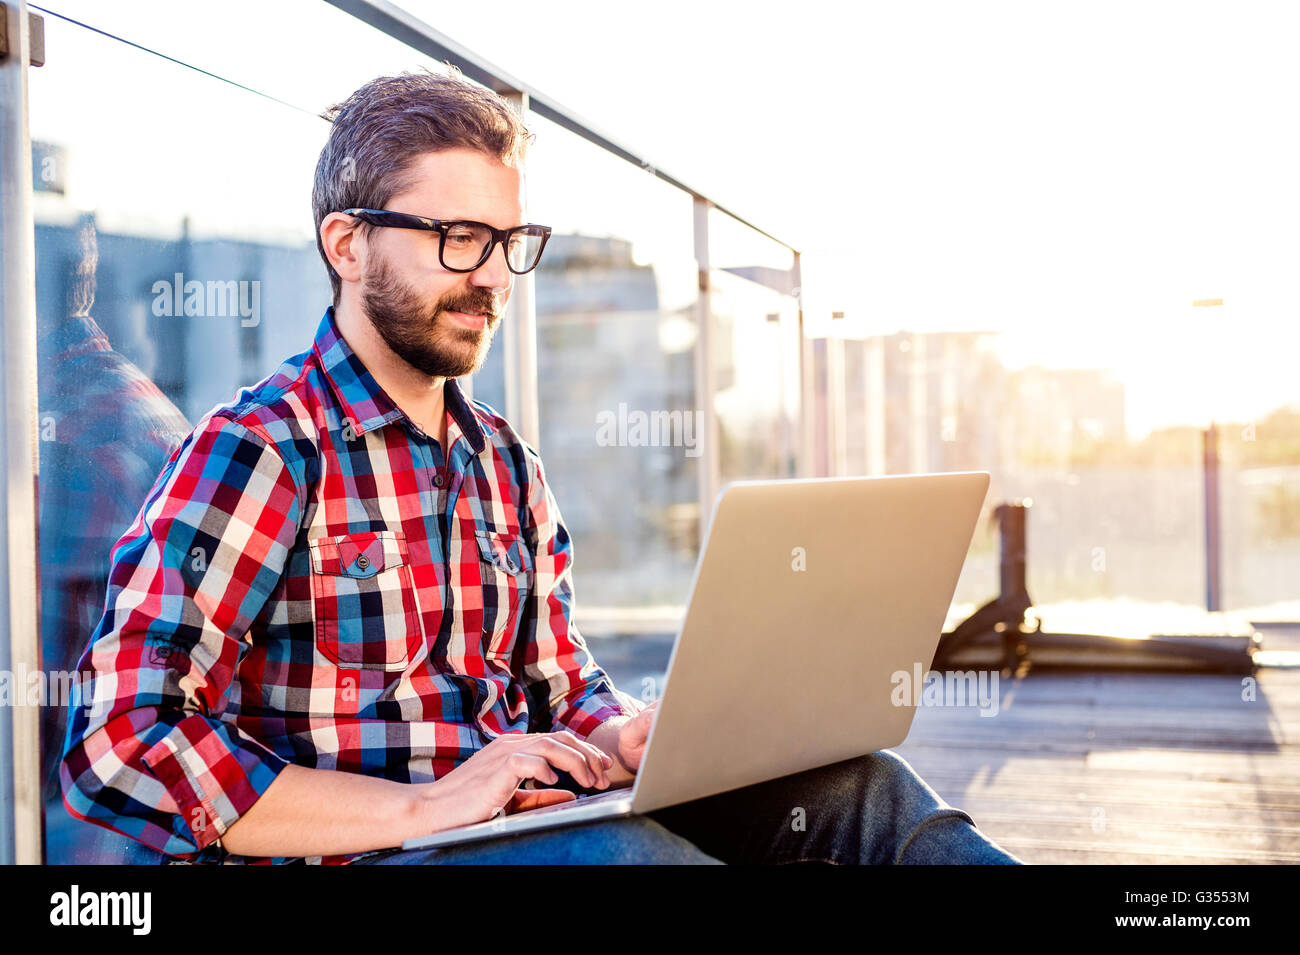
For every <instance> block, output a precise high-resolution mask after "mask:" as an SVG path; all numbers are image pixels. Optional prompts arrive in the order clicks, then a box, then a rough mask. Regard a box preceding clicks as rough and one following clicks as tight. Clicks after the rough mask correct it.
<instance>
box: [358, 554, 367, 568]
mask: <svg viewBox="0 0 1300 955" xmlns="http://www.w3.org/2000/svg"><path fill="white" fill-rule="evenodd" d="M357 566H358V567H360V568H361V569H362V570H365V569H366V568H367V567H369V566H370V558H369V557H367V556H366V555H365V554H362V555H361V556H360V557H358V558H357Z"/></svg>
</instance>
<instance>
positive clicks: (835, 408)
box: [826, 313, 848, 477]
mask: <svg viewBox="0 0 1300 955" xmlns="http://www.w3.org/2000/svg"><path fill="white" fill-rule="evenodd" d="M837 314H838V313H837ZM842 321H843V319H842V318H835V317H834V316H832V319H831V333H830V335H829V336H828V337H827V339H826V425H827V427H826V447H827V454H826V457H827V462H828V465H827V466H828V469H829V470H828V475H829V476H830V477H841V476H843V475H844V474H847V473H848V441H847V437H848V436H847V433H846V427H845V424H846V420H845V419H846V418H847V417H848V406H847V404H846V400H847V396H846V395H845V391H844V339H843V338H842V337H840V329H839V324H840V323H841V322H842Z"/></svg>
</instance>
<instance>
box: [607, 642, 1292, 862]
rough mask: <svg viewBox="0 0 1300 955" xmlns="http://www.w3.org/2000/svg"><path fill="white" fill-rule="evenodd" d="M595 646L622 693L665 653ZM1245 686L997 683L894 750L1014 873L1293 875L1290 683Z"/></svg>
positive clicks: (1095, 675) (1263, 676) (1169, 676)
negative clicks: (991, 700)
mask: <svg viewBox="0 0 1300 955" xmlns="http://www.w3.org/2000/svg"><path fill="white" fill-rule="evenodd" d="M610 643H614V644H620V643H622V644H623V645H624V646H632V647H635V650H634V651H633V652H632V653H630V654H622V653H618V652H612V650H613V648H612V647H609V646H608V644H607V643H606V641H600V642H599V643H597V644H596V645H595V646H594V647H593V649H594V650H595V652H596V655H597V659H598V660H600V662H601V663H602V665H603V666H605V667H606V669H607V670H609V671H610V674H611V676H613V677H614V679H615V681H616V682H617V683H618V685H619V686H620V687H624V688H626V689H627V690H628V691H629V692H632V693H636V692H637V688H639V687H640V686H641V685H642V682H641V681H642V679H643V678H644V677H646V676H658V675H662V672H663V670H662V667H663V665H664V664H666V662H667V655H666V651H667V649H668V648H670V647H671V641H670V640H669V639H666V638H659V639H657V640H655V639H651V640H647V639H646V638H638V640H636V641H635V642H633V641H629V642H628V643H624V642H623V641H622V640H618V641H611V642H610ZM1297 644H1300V633H1296V632H1292V633H1270V634H1268V635H1267V637H1266V647H1274V648H1291V649H1296V648H1298V647H1297ZM607 647H608V649H607ZM661 656H662V659H660V657H661ZM1255 680H1256V687H1255V698H1254V700H1253V701H1252V700H1244V699H1243V682H1242V681H1243V678H1242V677H1240V676H1218V675H1212V674H1177V673H1150V672H1148V673H1140V672H1106V671H1093V672H1079V671H1057V672H1045V671H1042V670H1039V671H1037V672H1031V673H1030V674H1028V675H1027V676H1024V677H1021V678H1014V679H1007V678H1004V679H1002V680H1001V681H999V701H1000V702H999V707H998V713H997V715H995V716H991V717H990V716H980V714H979V711H978V710H977V709H974V708H967V707H962V708H957V707H953V708H947V709H945V708H941V707H929V708H927V707H921V708H920V709H919V710H918V712H917V716H916V720H915V722H914V724H913V728H912V732H911V735H910V736H909V737H908V739H907V742H906V743H904V744H903V745H902V746H899V747H897V748H896V752H897V753H899V755H901V756H903V757H904V758H905V759H907V760H908V762H910V763H911V764H912V766H913V767H914V768H915V769H916V770H917V772H918V773H920V775H921V777H922V778H923V779H925V780H926V782H928V783H929V784H930V785H931V786H933V787H934V788H935V790H937V791H938V793H939V794H940V795H941V796H943V797H944V798H945V799H946V800H947V801H948V802H950V803H952V804H953V805H955V806H958V807H960V808H962V809H965V810H966V811H967V812H969V813H970V814H971V815H972V816H973V817H974V819H975V821H976V823H977V824H978V825H979V826H980V828H981V829H983V830H984V831H985V832H987V833H988V834H989V836H990V837H991V838H993V839H994V840H996V841H997V842H998V843H999V844H1001V845H1003V846H1004V847H1005V848H1007V849H1008V850H1009V851H1011V852H1013V853H1015V854H1016V855H1017V856H1019V857H1020V858H1022V859H1024V860H1025V861H1026V862H1030V863H1038V864H1054V863H1056V864H1076V865H1077V864H1088V865H1091V864H1102V865H1114V864H1133V863H1156V864H1169V863H1185V864H1197V863H1242V864H1268V863H1297V862H1300V670H1295V669H1260V670H1259V671H1258V672H1257V674H1256V676H1255Z"/></svg>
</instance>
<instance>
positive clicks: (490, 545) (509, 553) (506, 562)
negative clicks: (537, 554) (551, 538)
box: [475, 530, 524, 575]
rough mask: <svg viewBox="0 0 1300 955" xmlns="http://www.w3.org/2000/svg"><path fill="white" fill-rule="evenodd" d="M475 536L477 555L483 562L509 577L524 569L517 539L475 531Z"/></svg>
mask: <svg viewBox="0 0 1300 955" xmlns="http://www.w3.org/2000/svg"><path fill="white" fill-rule="evenodd" d="M475 535H476V537H477V538H478V553H479V556H480V557H482V558H483V560H485V561H487V562H488V563H489V564H495V565H496V566H497V567H499V568H500V569H501V570H504V571H505V572H506V573H507V574H511V575H514V574H518V573H519V572H520V571H521V570H523V569H524V561H523V553H522V551H521V550H520V546H519V538H517V537H512V536H510V535H509V534H499V533H495V532H493V531H483V530H480V531H476V532H475Z"/></svg>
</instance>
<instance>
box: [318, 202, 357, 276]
mask: <svg viewBox="0 0 1300 955" xmlns="http://www.w3.org/2000/svg"><path fill="white" fill-rule="evenodd" d="M357 225H358V220H356V219H354V218H352V216H349V215H344V214H343V213H342V212H331V213H330V214H329V215H327V216H326V217H325V218H324V219H322V220H321V224H320V241H321V246H322V248H324V249H325V257H326V258H328V259H329V261H330V265H332V266H333V267H334V271H335V272H337V273H338V274H339V278H341V279H342V280H343V281H345V282H360V281H361V276H362V274H363V272H364V271H365V269H364V267H365V253H366V240H365V237H364V236H362V235H361V234H360V233H359V232H358V230H357V228H356V227H357Z"/></svg>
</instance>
